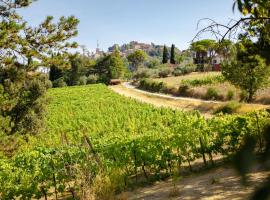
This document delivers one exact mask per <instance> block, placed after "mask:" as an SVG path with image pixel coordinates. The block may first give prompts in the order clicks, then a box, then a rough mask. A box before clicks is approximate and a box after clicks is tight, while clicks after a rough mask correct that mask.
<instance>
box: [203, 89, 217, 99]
mask: <svg viewBox="0 0 270 200" xmlns="http://www.w3.org/2000/svg"><path fill="white" fill-rule="evenodd" d="M205 98H206V99H208V100H210V99H211V100H217V99H219V95H218V92H217V90H216V89H215V88H212V87H210V88H208V89H207V92H206V94H205Z"/></svg>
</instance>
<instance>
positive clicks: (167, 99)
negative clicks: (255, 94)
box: [110, 83, 268, 117]
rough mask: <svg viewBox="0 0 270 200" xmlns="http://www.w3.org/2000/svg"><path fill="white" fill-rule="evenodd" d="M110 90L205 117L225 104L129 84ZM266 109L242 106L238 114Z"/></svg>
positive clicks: (258, 105)
mask: <svg viewBox="0 0 270 200" xmlns="http://www.w3.org/2000/svg"><path fill="white" fill-rule="evenodd" d="M110 88H111V89H112V90H113V91H115V92H116V93H118V94H121V95H124V96H126V97H130V98H133V99H137V100H139V101H141V102H144V103H149V104H153V105H155V106H158V107H170V108H173V109H180V110H186V111H190V110H198V111H200V112H201V113H202V114H203V115H204V116H206V117H211V116H212V114H213V111H214V110H216V109H217V108H218V107H220V106H222V105H224V104H225V103H224V102H220V101H205V100H200V99H192V98H183V97H173V96H169V95H164V94H157V93H151V92H146V91H142V90H139V89H136V88H135V87H134V86H132V85H130V84H129V83H123V84H122V85H116V86H111V87H110ZM267 107H268V106H265V105H260V104H242V106H241V108H240V109H239V113H245V112H250V111H253V110H259V109H264V108H267Z"/></svg>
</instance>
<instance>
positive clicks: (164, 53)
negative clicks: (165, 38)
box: [162, 45, 169, 64]
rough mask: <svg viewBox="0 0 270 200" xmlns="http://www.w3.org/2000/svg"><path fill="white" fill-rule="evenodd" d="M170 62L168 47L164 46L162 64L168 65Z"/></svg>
mask: <svg viewBox="0 0 270 200" xmlns="http://www.w3.org/2000/svg"><path fill="white" fill-rule="evenodd" d="M168 61H169V52H168V49H167V47H166V45H164V47H163V56H162V63H163V64H166V63H168Z"/></svg>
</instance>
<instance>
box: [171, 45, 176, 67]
mask: <svg viewBox="0 0 270 200" xmlns="http://www.w3.org/2000/svg"><path fill="white" fill-rule="evenodd" d="M170 63H171V64H176V61H175V45H174V44H173V45H172V47H171V57H170Z"/></svg>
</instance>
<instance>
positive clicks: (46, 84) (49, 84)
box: [45, 79, 53, 89]
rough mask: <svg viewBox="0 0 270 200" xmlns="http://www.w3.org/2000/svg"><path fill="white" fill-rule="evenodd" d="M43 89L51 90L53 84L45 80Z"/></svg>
mask: <svg viewBox="0 0 270 200" xmlns="http://www.w3.org/2000/svg"><path fill="white" fill-rule="evenodd" d="M45 87H46V89H49V88H52V87H53V83H52V82H51V81H50V80H49V79H47V80H46V81H45Z"/></svg>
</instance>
